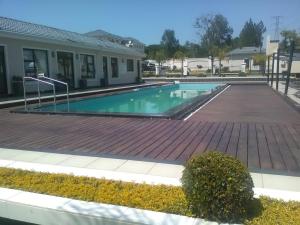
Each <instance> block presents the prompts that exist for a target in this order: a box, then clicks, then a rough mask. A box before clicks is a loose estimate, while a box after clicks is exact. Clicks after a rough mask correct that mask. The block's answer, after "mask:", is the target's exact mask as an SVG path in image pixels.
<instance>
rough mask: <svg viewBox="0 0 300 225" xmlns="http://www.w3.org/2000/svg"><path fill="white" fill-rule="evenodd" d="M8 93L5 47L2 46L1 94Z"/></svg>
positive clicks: (0, 56)
mask: <svg viewBox="0 0 300 225" xmlns="http://www.w3.org/2000/svg"><path fill="white" fill-rule="evenodd" d="M5 94H7V79H6V68H5V56H4V47H3V46H0V95H5Z"/></svg>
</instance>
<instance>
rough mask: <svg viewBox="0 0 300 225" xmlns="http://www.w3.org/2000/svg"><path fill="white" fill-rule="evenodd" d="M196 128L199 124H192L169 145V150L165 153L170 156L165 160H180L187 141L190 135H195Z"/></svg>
mask: <svg viewBox="0 0 300 225" xmlns="http://www.w3.org/2000/svg"><path fill="white" fill-rule="evenodd" d="M196 127H197V123H192V122H191V123H190V127H189V128H188V129H187V130H186V131H185V132H184V133H183V134H181V135H180V136H179V137H178V139H176V140H175V141H174V142H173V143H172V144H171V145H169V146H168V148H167V149H165V152H166V153H168V156H167V157H166V158H165V159H166V160H176V159H177V158H178V156H179V155H180V152H181V151H182V150H183V149H184V146H185V145H186V144H188V143H186V141H187V140H188V138H189V135H191V134H192V133H193V131H194V130H195V129H196Z"/></svg>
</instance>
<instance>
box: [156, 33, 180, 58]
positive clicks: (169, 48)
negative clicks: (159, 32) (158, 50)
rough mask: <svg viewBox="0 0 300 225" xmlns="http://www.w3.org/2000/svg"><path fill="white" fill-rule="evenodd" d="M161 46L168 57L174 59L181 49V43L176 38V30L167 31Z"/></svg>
mask: <svg viewBox="0 0 300 225" xmlns="http://www.w3.org/2000/svg"><path fill="white" fill-rule="evenodd" d="M160 44H161V46H162V48H163V49H164V50H165V54H166V57H167V58H172V57H173V56H174V53H175V52H176V51H177V50H178V48H179V41H178V40H177V39H176V38H175V32H174V30H169V29H166V30H165V31H164V33H163V36H162V38H161V42H160Z"/></svg>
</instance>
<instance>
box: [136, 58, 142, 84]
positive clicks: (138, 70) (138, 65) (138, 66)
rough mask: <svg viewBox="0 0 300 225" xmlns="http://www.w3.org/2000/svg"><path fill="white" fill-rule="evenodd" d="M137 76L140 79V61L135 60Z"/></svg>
mask: <svg viewBox="0 0 300 225" xmlns="http://www.w3.org/2000/svg"><path fill="white" fill-rule="evenodd" d="M137 74H138V79H139V80H140V79H141V65H140V60H137Z"/></svg>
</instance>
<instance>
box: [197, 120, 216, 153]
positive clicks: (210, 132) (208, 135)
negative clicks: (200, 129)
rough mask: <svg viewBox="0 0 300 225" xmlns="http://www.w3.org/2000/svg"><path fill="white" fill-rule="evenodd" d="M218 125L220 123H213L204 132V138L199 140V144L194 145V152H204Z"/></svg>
mask: <svg viewBox="0 0 300 225" xmlns="http://www.w3.org/2000/svg"><path fill="white" fill-rule="evenodd" d="M219 126H220V123H213V124H212V126H211V127H210V129H209V130H208V132H207V133H206V134H205V136H204V138H203V139H202V140H201V142H200V143H199V145H198V146H197V147H196V150H195V152H194V153H195V154H199V153H202V152H204V151H205V150H206V149H207V146H208V144H209V143H210V141H211V139H212V138H213V136H214V134H215V132H216V130H217V129H218V127H219Z"/></svg>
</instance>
